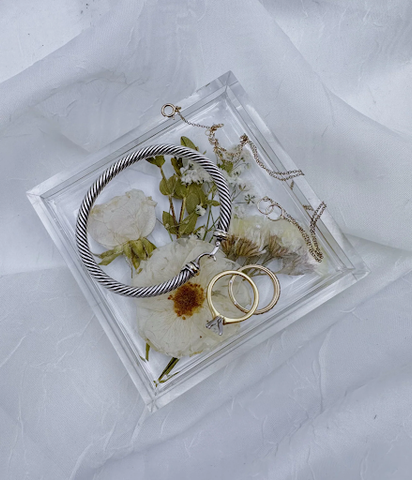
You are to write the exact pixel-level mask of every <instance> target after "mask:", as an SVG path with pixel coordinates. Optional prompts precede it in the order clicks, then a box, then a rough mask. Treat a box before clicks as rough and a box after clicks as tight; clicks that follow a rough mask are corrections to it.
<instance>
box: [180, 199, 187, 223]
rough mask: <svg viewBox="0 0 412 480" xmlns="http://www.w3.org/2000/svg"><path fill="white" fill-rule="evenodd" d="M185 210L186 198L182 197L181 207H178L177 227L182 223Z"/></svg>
mask: <svg viewBox="0 0 412 480" xmlns="http://www.w3.org/2000/svg"><path fill="white" fill-rule="evenodd" d="M185 210H186V197H183V200H182V206H181V207H180V215H179V225H180V224H181V223H182V222H183V217H184V215H185Z"/></svg>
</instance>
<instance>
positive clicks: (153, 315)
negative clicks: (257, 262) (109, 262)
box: [133, 238, 250, 358]
mask: <svg viewBox="0 0 412 480" xmlns="http://www.w3.org/2000/svg"><path fill="white" fill-rule="evenodd" d="M212 248H213V245H211V244H210V243H207V242H203V241H201V240H198V239H193V238H185V239H178V240H176V241H174V242H171V243H169V244H167V245H165V246H164V247H160V248H158V249H157V250H155V251H154V252H153V255H152V256H151V258H150V259H149V260H147V261H146V262H144V263H142V271H141V272H140V274H139V275H138V276H137V277H135V278H134V280H133V281H134V284H135V285H136V286H148V285H154V284H156V283H160V282H163V281H164V280H165V279H167V278H171V277H173V276H174V275H176V274H178V273H179V272H180V270H181V269H182V267H183V266H184V265H186V264H187V263H188V262H189V261H191V260H193V259H195V258H196V257H197V256H198V255H199V254H200V253H203V252H207V251H211V250H212ZM216 257H217V261H216V262H214V261H213V260H212V259H203V260H202V264H201V270H200V273H199V275H197V276H196V277H194V278H192V279H191V280H189V282H187V283H185V284H184V285H182V286H181V287H179V288H177V289H176V290H174V291H173V292H170V293H168V294H165V295H160V296H157V297H153V298H138V299H136V302H137V326H138V331H139V335H140V336H141V337H142V338H143V339H144V340H145V341H146V342H147V343H149V345H151V346H152V347H153V348H154V349H155V350H157V351H159V352H161V353H165V354H167V355H171V356H173V357H176V358H180V357H183V356H187V355H194V354H197V353H200V352H203V351H207V350H210V349H212V348H214V347H216V346H217V345H218V344H219V343H221V342H222V341H225V340H226V339H227V338H228V337H230V336H231V335H233V334H234V333H236V331H237V330H238V328H239V324H234V325H226V326H225V327H224V328H223V335H222V336H219V335H218V334H217V333H215V332H213V331H212V330H209V329H208V328H206V323H207V322H208V321H209V320H211V319H212V316H211V313H210V310H209V306H208V304H207V300H206V289H207V285H208V283H209V281H210V280H211V279H212V278H213V277H214V276H215V275H216V274H217V273H220V272H222V271H224V270H236V269H238V268H239V265H238V264H236V263H235V262H232V261H230V260H228V259H227V258H225V257H224V256H223V254H222V253H221V252H218V254H217V255H216ZM225 278H227V280H225ZM225 278H224V279H222V281H219V282H218V283H217V284H216V286H215V289H214V292H213V302H214V304H215V306H216V308H217V309H218V310H219V311H220V312H221V313H224V314H226V315H228V316H232V317H239V316H240V314H239V310H237V308H236V307H235V306H234V305H233V304H232V302H231V301H230V299H229V297H228V290H227V284H228V281H229V279H230V278H229V277H225ZM236 283H237V282H236ZM239 289H240V290H239V291H238V292H237V293H236V296H237V298H239V301H240V302H242V303H243V304H245V305H246V304H247V303H248V302H249V301H250V296H249V294H248V289H247V288H246V287H245V286H244V285H243V284H242V283H240V284H239Z"/></svg>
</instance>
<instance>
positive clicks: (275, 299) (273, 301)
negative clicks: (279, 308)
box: [229, 265, 280, 315]
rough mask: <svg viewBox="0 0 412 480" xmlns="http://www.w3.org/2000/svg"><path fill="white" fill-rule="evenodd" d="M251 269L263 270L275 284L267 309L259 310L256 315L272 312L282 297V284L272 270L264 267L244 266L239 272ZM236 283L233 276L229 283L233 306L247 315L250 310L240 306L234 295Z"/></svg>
mask: <svg viewBox="0 0 412 480" xmlns="http://www.w3.org/2000/svg"><path fill="white" fill-rule="evenodd" d="M250 269H255V270H261V271H262V272H264V273H265V274H266V275H268V277H269V278H270V279H271V280H272V284H273V297H272V299H271V301H270V302H269V303H268V304H267V305H266V307H262V308H259V309H257V310H256V311H255V312H254V315H261V314H262V313H266V312H268V311H269V310H272V308H273V307H274V306H275V305H276V304H277V303H278V300H279V297H280V283H279V280H278V277H277V276H276V275H275V274H274V273H273V272H272V270H270V269H269V268H267V267H265V266H263V265H244V266H243V267H240V268H239V269H238V270H237V271H238V272H243V271H245V270H250ZM234 281H235V275H233V277H232V278H231V279H230V281H229V297H230V299H231V300H232V302H233V304H234V305H235V306H236V307H237V308H238V309H239V310H240V311H242V312H243V313H247V312H249V311H250V310H248V309H247V308H245V307H244V306H243V305H240V303H238V302H237V300H236V298H235V296H234V294H233V283H234Z"/></svg>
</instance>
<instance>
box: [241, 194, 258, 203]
mask: <svg viewBox="0 0 412 480" xmlns="http://www.w3.org/2000/svg"><path fill="white" fill-rule="evenodd" d="M244 199H245V202H246V203H247V204H248V205H251V204H253V205H254V204H256V203H257V200H258V199H257V195H256V193H255V192H249V193H246V194H245V196H244Z"/></svg>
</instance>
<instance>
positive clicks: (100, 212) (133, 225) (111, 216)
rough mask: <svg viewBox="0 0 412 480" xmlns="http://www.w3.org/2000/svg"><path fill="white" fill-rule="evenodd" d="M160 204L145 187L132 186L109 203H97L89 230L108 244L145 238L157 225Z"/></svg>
mask: <svg viewBox="0 0 412 480" xmlns="http://www.w3.org/2000/svg"><path fill="white" fill-rule="evenodd" d="M156 205H157V203H156V202H155V201H154V200H153V199H152V197H147V196H146V195H145V194H144V192H142V191H141V190H135V189H133V190H130V191H128V192H126V193H125V194H124V195H121V196H118V197H114V198H112V199H111V200H110V201H109V202H107V203H103V204H100V205H95V206H94V207H93V208H92V210H91V212H90V216H89V223H88V226H87V228H88V232H89V233H90V235H91V237H92V238H93V239H94V240H96V242H99V243H100V244H101V245H103V246H105V247H107V248H113V247H117V246H118V245H122V244H124V243H126V242H129V241H131V240H139V239H141V238H145V237H147V236H148V235H150V233H151V232H152V231H153V229H154V227H155V225H156V215H155V206H156Z"/></svg>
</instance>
